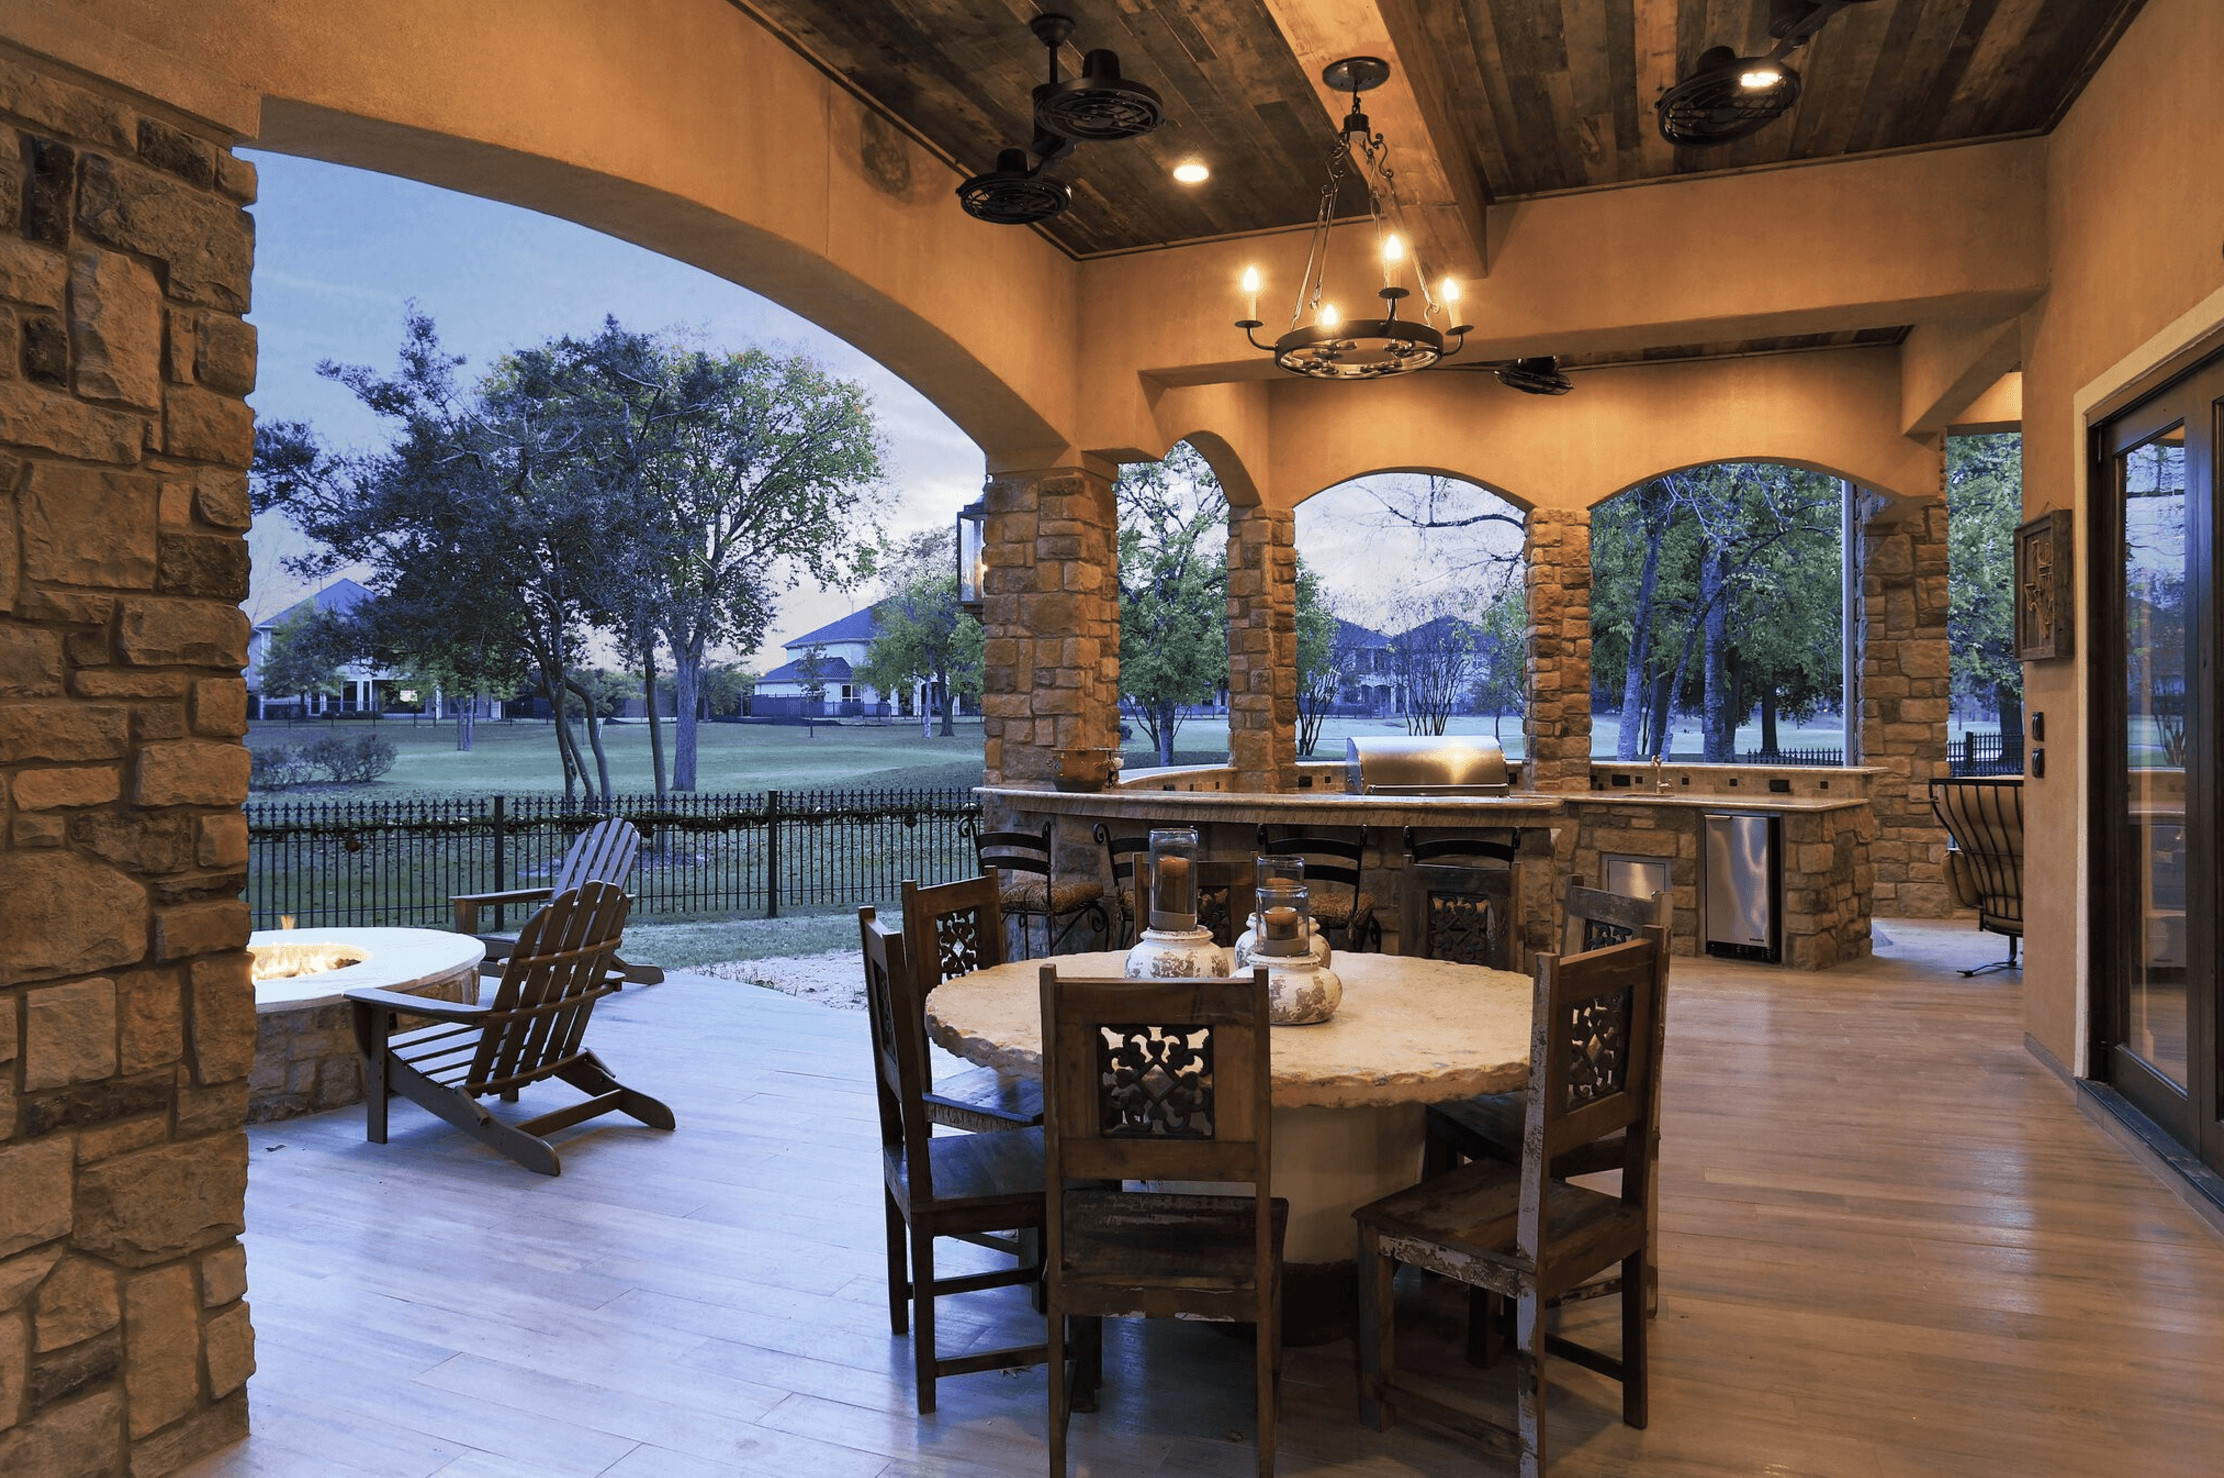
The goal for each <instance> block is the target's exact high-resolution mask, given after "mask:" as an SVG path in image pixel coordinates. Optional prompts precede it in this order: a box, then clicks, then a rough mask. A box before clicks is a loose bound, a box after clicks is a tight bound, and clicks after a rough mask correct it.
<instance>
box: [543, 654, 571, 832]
mask: <svg viewBox="0 0 2224 1478" xmlns="http://www.w3.org/2000/svg"><path fill="white" fill-rule="evenodd" d="M541 692H542V693H544V694H546V695H547V697H548V706H549V709H550V711H551V713H552V714H553V715H554V716H555V720H556V757H557V758H558V759H560V760H562V761H563V764H564V809H565V810H567V811H569V810H571V809H572V808H573V807H574V806H576V805H577V804H578V803H579V774H580V765H579V749H578V739H577V738H576V737H575V736H574V735H573V734H572V731H571V693H570V690H568V689H567V688H565V686H564V684H563V682H562V681H561V680H560V679H559V680H556V681H551V680H550V679H549V677H548V676H547V674H546V673H543V674H542V676H541Z"/></svg>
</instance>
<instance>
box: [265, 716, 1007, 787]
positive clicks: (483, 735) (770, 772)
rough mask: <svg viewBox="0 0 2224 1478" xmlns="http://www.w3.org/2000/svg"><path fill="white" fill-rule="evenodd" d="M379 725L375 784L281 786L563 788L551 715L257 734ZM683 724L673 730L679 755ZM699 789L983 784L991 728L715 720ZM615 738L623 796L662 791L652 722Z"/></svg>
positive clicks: (668, 742)
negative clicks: (924, 732)
mask: <svg viewBox="0 0 2224 1478" xmlns="http://www.w3.org/2000/svg"><path fill="white" fill-rule="evenodd" d="M374 730H375V732H377V733H378V734H379V735H380V736H381V737H383V738H385V739H386V740H388V741H390V742H391V743H392V744H393V745H394V747H395V748H396V749H397V750H398V751H400V755H399V758H398V759H397V760H396V761H395V764H394V768H393V769H392V770H390V771H388V772H387V775H386V778H385V779H383V780H381V781H379V782H377V783H376V784H374V785H359V786H330V787H320V788H314V789H305V790H299V791H292V792H257V795H258V797H262V796H265V795H270V794H281V793H282V794H292V795H302V796H308V795H323V796H334V797H340V798H344V799H351V800H368V799H373V798H376V797H379V796H395V795H404V794H425V793H442V794H468V795H493V794H497V793H501V794H506V795H518V794H522V793H526V792H531V791H560V790H562V789H563V788H564V781H563V772H562V770H561V769H560V768H559V767H558V764H557V760H556V739H555V732H554V726H553V725H552V724H551V723H549V722H548V721H546V720H533V719H520V720H517V721H515V722H508V723H483V722H482V723H481V724H479V726H478V733H477V735H476V738H475V741H474V743H473V746H472V749H471V752H470V753H469V754H464V753H461V752H459V751H458V750H457V749H456V728H455V725H454V724H453V723H449V722H445V721H443V722H439V723H435V722H432V721H431V720H425V721H423V722H419V723H412V722H411V721H410V720H409V719H407V718H388V719H381V720H379V721H378V722H377V723H375V724H374V723H371V722H368V721H356V720H350V721H347V722H344V723H336V724H322V723H301V724H290V723H285V722H273V723H259V724H256V725H255V726H254V729H253V731H252V732H251V733H250V734H249V735H248V738H247V742H248V743H249V744H251V745H253V746H254V747H256V748H258V749H261V748H266V747H269V746H271V745H277V744H294V745H306V744H313V743H315V742H316V741H317V740H318V739H321V738H323V737H325V736H326V735H328V734H337V735H339V736H340V737H342V738H352V737H354V736H356V735H360V734H367V733H371V732H373V731H374ZM672 739H673V733H672V727H671V725H669V724H667V725H666V726H665V731H664V745H665V751H664V752H665V763H666V764H667V765H669V764H670V763H671V746H672ZM700 744H701V752H700V757H699V762H700V770H699V775H698V781H699V783H698V786H697V789H698V790H701V791H703V792H706V793H718V792H727V791H758V790H806V789H816V788H819V787H822V786H827V787H849V786H970V785H978V784H980V783H981V726H980V722H979V721H978V720H975V721H973V722H972V723H969V724H968V723H961V724H959V725H958V731H957V735H956V737H954V738H950V739H922V738H921V737H919V726H918V725H917V724H890V725H886V726H880V725H869V724H839V725H837V724H820V725H819V726H818V729H817V732H816V733H815V734H813V733H812V732H810V731H808V730H805V729H803V728H801V727H789V726H787V725H774V724H705V725H703V726H702V729H701V740H700ZM603 746H604V748H605V749H607V750H608V751H609V755H610V778H611V782H612V784H614V785H615V786H616V787H617V789H618V790H619V791H620V792H622V793H628V794H632V793H643V794H645V793H647V792H649V791H651V790H653V789H654V788H655V785H654V780H653V772H652V768H651V765H650V760H649V726H648V725H647V724H645V723H640V722H627V723H606V724H604V726H603Z"/></svg>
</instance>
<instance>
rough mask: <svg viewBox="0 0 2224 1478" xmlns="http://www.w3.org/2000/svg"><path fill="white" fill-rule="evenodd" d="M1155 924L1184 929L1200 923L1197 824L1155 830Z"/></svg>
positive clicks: (1166, 928)
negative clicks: (1198, 911) (1198, 909)
mask: <svg viewBox="0 0 2224 1478" xmlns="http://www.w3.org/2000/svg"><path fill="white" fill-rule="evenodd" d="M1150 912H1151V927H1152V928H1153V929H1158V930H1162V931H1164V932H1167V933H1184V932H1187V931H1188V930H1191V929H1194V928H1196V927H1197V828H1195V827H1193V826H1180V827H1168V828H1166V829H1164V830H1160V831H1154V832H1152V833H1151V910H1150Z"/></svg>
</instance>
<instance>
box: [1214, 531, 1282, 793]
mask: <svg viewBox="0 0 2224 1478" xmlns="http://www.w3.org/2000/svg"><path fill="white" fill-rule="evenodd" d="M1228 759H1229V762H1230V763H1231V764H1233V765H1234V766H1235V771H1236V788H1237V789H1239V790H1271V791H1288V790H1295V789H1297V515H1296V514H1295V513H1292V512H1288V511H1286V510H1280V509H1273V508H1266V507H1255V508H1234V507H1231V508H1230V509H1229V510H1228Z"/></svg>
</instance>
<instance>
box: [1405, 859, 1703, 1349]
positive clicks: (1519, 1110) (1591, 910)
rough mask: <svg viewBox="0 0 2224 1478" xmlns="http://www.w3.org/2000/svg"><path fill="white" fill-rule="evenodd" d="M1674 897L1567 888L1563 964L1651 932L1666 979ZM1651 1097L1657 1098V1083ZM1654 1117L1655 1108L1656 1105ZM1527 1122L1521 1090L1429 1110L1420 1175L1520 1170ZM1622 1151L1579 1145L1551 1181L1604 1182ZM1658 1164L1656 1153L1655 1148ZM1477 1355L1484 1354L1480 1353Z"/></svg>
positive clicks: (1651, 1275)
mask: <svg viewBox="0 0 2224 1478" xmlns="http://www.w3.org/2000/svg"><path fill="white" fill-rule="evenodd" d="M1671 902H1672V900H1671V897H1670V895H1669V894H1668V893H1667V892H1666V891H1662V892H1659V893H1655V894H1653V896H1652V897H1650V898H1631V897H1629V896H1628V895H1626V894H1622V893H1606V892H1602V891H1600V890H1599V889H1597V888H1586V887H1582V886H1581V885H1570V887H1569V888H1568V904H1567V923H1566V926H1565V933H1566V941H1567V943H1566V947H1565V948H1564V949H1563V951H1562V954H1563V957H1566V956H1573V955H1577V954H1583V953H1588V952H1590V951H1593V950H1599V949H1607V948H1610V947H1612V946H1614V945H1617V944H1626V943H1627V942H1629V941H1630V940H1632V939H1636V938H1638V937H1640V936H1641V935H1644V934H1646V933H1647V932H1648V931H1655V930H1657V931H1658V934H1659V937H1660V940H1661V967H1660V968H1661V975H1662V978H1663V980H1665V979H1666V977H1667V973H1668V963H1667V962H1668V959H1669V943H1668V941H1669V932H1668V930H1669V919H1670V917H1671ZM1667 1024H1668V1012H1667V1009H1666V1007H1665V1006H1663V1008H1662V1009H1661V1010H1660V1011H1657V1012H1655V1013H1654V1015H1653V1030H1654V1031H1655V1032H1659V1033H1662V1034H1663V1038H1662V1040H1663V1044H1664V1045H1665V1041H1666V1037H1665V1032H1666V1029H1667ZM1654 1091H1655V1092H1656V1093H1657V1092H1658V1091H1659V1087H1658V1083H1657V1081H1656V1083H1655V1085H1654ZM1656 1109H1657V1105H1656ZM1528 1116H1529V1090H1528V1089H1526V1088H1516V1089H1514V1090H1512V1091H1510V1092H1506V1093H1478V1094H1476V1095H1475V1096H1474V1097H1472V1098H1455V1099H1453V1100H1451V1101H1450V1102H1448V1103H1432V1104H1430V1105H1429V1107H1428V1113H1427V1115H1426V1117H1425V1120H1424V1125H1425V1127H1424V1134H1425V1141H1424V1144H1425V1147H1424V1149H1423V1151H1422V1162H1421V1163H1422V1174H1423V1176H1424V1177H1426V1176H1436V1175H1442V1174H1444V1173H1445V1172H1446V1171H1448V1170H1450V1169H1451V1168H1452V1167H1453V1166H1455V1165H1457V1164H1459V1163H1460V1162H1461V1161H1463V1160H1496V1161H1498V1162H1499V1163H1500V1164H1503V1165H1518V1164H1520V1163H1521V1150H1522V1133H1523V1129H1524V1126H1525V1125H1526V1124H1527V1122H1528ZM1654 1132H1655V1133H1656V1134H1657V1133H1658V1132H1659V1123H1658V1114H1657V1112H1656V1114H1655V1116H1654ZM1624 1153H1625V1151H1624V1147H1623V1145H1622V1143H1621V1141H1620V1140H1619V1139H1618V1138H1617V1137H1616V1136H1614V1135H1611V1134H1609V1135H1607V1136H1606V1137H1604V1138H1603V1139H1600V1140H1599V1141H1598V1142H1597V1143H1595V1144H1588V1145H1579V1146H1577V1147H1576V1148H1574V1149H1571V1150H1569V1151H1568V1152H1567V1153H1566V1154H1565V1155H1564V1156H1562V1157H1561V1159H1560V1160H1559V1161H1558V1162H1556V1163H1555V1164H1554V1165H1553V1168H1552V1173H1553V1174H1555V1175H1557V1176H1559V1177H1560V1178H1561V1179H1563V1180H1565V1179H1568V1178H1570V1177H1573V1176H1578V1175H1600V1174H1604V1173H1605V1172H1607V1171H1609V1170H1613V1169H1616V1168H1617V1167H1619V1166H1620V1165H1621V1163H1622V1159H1623V1156H1624ZM1654 1153H1655V1156H1656V1158H1657V1155H1658V1147H1657V1146H1655V1150H1654ZM1648 1195H1649V1198H1650V1199H1649V1200H1648V1202H1647V1205H1646V1215H1647V1217H1648V1221H1649V1225H1651V1226H1653V1227H1658V1226H1659V1224H1660V1189H1659V1185H1658V1183H1657V1181H1656V1182H1655V1183H1654V1184H1653V1186H1652V1188H1651V1190H1650V1191H1649V1192H1648ZM1659 1262H1660V1250H1659V1248H1658V1247H1657V1246H1655V1245H1653V1242H1652V1241H1650V1240H1648V1241H1647V1243H1646V1247H1645V1287H1646V1294H1645V1306H1646V1308H1647V1309H1648V1310H1650V1311H1653V1312H1658V1310H1659V1306H1660V1267H1659ZM1613 1291H1614V1288H1613V1286H1612V1285H1611V1284H1610V1282H1607V1281H1602V1282H1600V1283H1597V1284H1593V1285H1588V1286H1586V1287H1584V1288H1583V1289H1581V1290H1578V1291H1577V1294H1576V1296H1579V1297H1585V1298H1596V1297H1600V1296H1603V1295H1604V1294H1607V1293H1611V1292H1613ZM1478 1353H1480V1347H1478Z"/></svg>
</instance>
